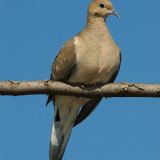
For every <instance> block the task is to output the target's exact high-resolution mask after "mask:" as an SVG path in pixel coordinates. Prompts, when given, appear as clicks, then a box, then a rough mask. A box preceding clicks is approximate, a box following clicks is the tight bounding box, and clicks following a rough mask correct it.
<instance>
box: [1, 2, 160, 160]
mask: <svg viewBox="0 0 160 160" xmlns="http://www.w3.org/2000/svg"><path fill="white" fill-rule="evenodd" d="M89 2H90V0H85V1H82V0H68V1H66V0H61V1H55V0H14V1H13V0H0V80H1V81H2V80H42V79H48V78H49V75H50V69H51V64H52V62H53V60H54V57H55V55H56V53H57V52H58V50H59V48H60V47H61V46H62V45H63V43H64V42H65V41H66V40H67V39H68V38H71V37H73V36H74V35H75V34H76V33H77V32H79V31H81V30H82V28H83V27H84V24H85V20H86V10H87V6H88V4H89ZM112 2H113V4H114V6H115V8H116V10H117V12H119V14H120V15H121V18H120V19H117V18H115V17H110V18H109V20H108V25H109V28H110V31H111V33H112V35H113V37H114V39H115V40H116V42H117V43H118V45H119V46H120V48H121V50H122V58H123V59H122V66H121V70H120V73H119V75H118V77H117V80H116V81H117V82H145V83H159V82H160V75H159V69H160V62H159V60H160V29H159V28H160V19H159V15H160V1H159V0H154V1H153V0H145V1H144V0H143V1H139V0H134V1H127V0H126V1H118V0H113V1H112ZM45 102H46V96H45V95H42V96H39V95H38V96H24V97H0V160H10V159H13V160H48V147H49V139H50V132H51V124H52V116H53V107H52V105H51V104H50V105H49V107H48V108H45ZM73 159H74V160H97V159H102V160H159V159H160V99H152V98H112V99H108V100H105V99H104V100H103V102H102V103H101V104H100V105H99V106H98V108H97V109H96V111H95V112H94V113H93V114H92V115H91V116H90V117H89V118H88V119H87V120H86V121H85V122H83V123H82V124H81V125H79V126H78V127H76V128H75V129H74V130H73V132H72V136H71V138H70V141H69V144H68V147H67V150H66V153H65V156H64V160H73Z"/></svg>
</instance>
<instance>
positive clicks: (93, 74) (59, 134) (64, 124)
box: [46, 0, 121, 160]
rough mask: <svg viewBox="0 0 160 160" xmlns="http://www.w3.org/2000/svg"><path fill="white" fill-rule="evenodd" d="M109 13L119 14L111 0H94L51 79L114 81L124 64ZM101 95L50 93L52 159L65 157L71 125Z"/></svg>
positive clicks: (88, 111) (93, 82) (87, 82)
mask: <svg viewBox="0 0 160 160" xmlns="http://www.w3.org/2000/svg"><path fill="white" fill-rule="evenodd" d="M110 15H115V16H117V17H119V15H118V13H117V12H116V11H115V9H114V7H113V5H112V3H111V1H110V0H92V1H91V2H90V4H89V6H88V12H87V22H86V25H85V27H84V29H82V31H81V32H79V33H78V34H77V35H76V36H75V37H73V38H71V39H69V40H68V41H66V43H64V45H63V47H62V48H61V49H60V50H59V52H58V54H57V56H56V58H55V60H54V63H53V65H52V69H51V77H50V80H51V81H60V82H64V83H73V84H82V85H97V84H100V85H103V84H107V83H112V82H114V80H115V78H116V76H117V74H118V72H119V69H120V64H121V50H120V48H119V47H118V45H117V44H116V42H115V41H114V39H113V38H112V36H111V34H110V32H109V29H108V27H107V25H106V20H107V18H108V17H109V16H110ZM101 100H102V98H100V97H97V98H84V97H74V96H62V95H49V96H48V100H47V103H46V105H47V104H48V103H50V102H51V101H53V104H54V119H53V126H52V132H51V141H50V149H49V159H50V160H62V158H63V155H64V152H65V149H66V146H67V143H68V140H69V138H70V135H71V132H72V129H73V128H74V127H75V126H77V125H78V124H79V123H81V122H82V121H83V120H84V119H86V118H87V117H88V116H89V115H90V114H91V112H92V111H93V110H94V109H95V108H96V107H97V105H98V104H99V103H100V101H101Z"/></svg>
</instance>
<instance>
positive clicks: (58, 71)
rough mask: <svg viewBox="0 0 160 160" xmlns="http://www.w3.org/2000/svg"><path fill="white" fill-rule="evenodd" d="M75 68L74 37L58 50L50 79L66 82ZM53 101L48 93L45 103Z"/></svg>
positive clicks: (52, 97)
mask: <svg viewBox="0 0 160 160" xmlns="http://www.w3.org/2000/svg"><path fill="white" fill-rule="evenodd" d="M75 68H76V54H75V45H74V39H71V40H69V41H67V42H66V43H65V44H64V46H63V47H62V48H61V50H60V51H59V53H58V55H57V56H56V58H55V61H54V63H53V65H52V72H51V77H50V79H51V80H53V81H61V82H66V81H67V80H68V79H69V77H70V76H71V74H72V73H73V72H74V69H75ZM52 100H53V101H54V96H53V95H49V96H48V100H47V103H46V105H48V103H49V102H50V101H52Z"/></svg>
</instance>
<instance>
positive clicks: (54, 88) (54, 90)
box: [0, 81, 160, 98]
mask: <svg viewBox="0 0 160 160" xmlns="http://www.w3.org/2000/svg"><path fill="white" fill-rule="evenodd" d="M35 94H53V95H67V96H76V97H88V98H93V97H158V98H160V84H136V83H119V84H118V83H117V84H116V83H112V84H106V85H103V86H82V85H78V84H65V83H62V82H56V81H55V82H53V81H32V82H18V81H4V82H0V95H2V96H4V95H10V96H21V95H35Z"/></svg>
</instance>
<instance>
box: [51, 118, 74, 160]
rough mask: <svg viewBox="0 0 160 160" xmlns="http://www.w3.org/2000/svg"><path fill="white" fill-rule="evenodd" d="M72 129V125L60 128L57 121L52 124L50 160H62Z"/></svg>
mask: <svg viewBox="0 0 160 160" xmlns="http://www.w3.org/2000/svg"><path fill="white" fill-rule="evenodd" d="M72 127H73V124H69V125H68V124H67V125H65V126H62V125H61V124H60V122H59V121H55V122H54V123H53V127H52V134H51V142H50V150H49V152H50V153H49V155H50V160H62V158H63V154H64V152H65V149H66V146H67V142H68V140H69V137H70V134H71V131H72Z"/></svg>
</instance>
